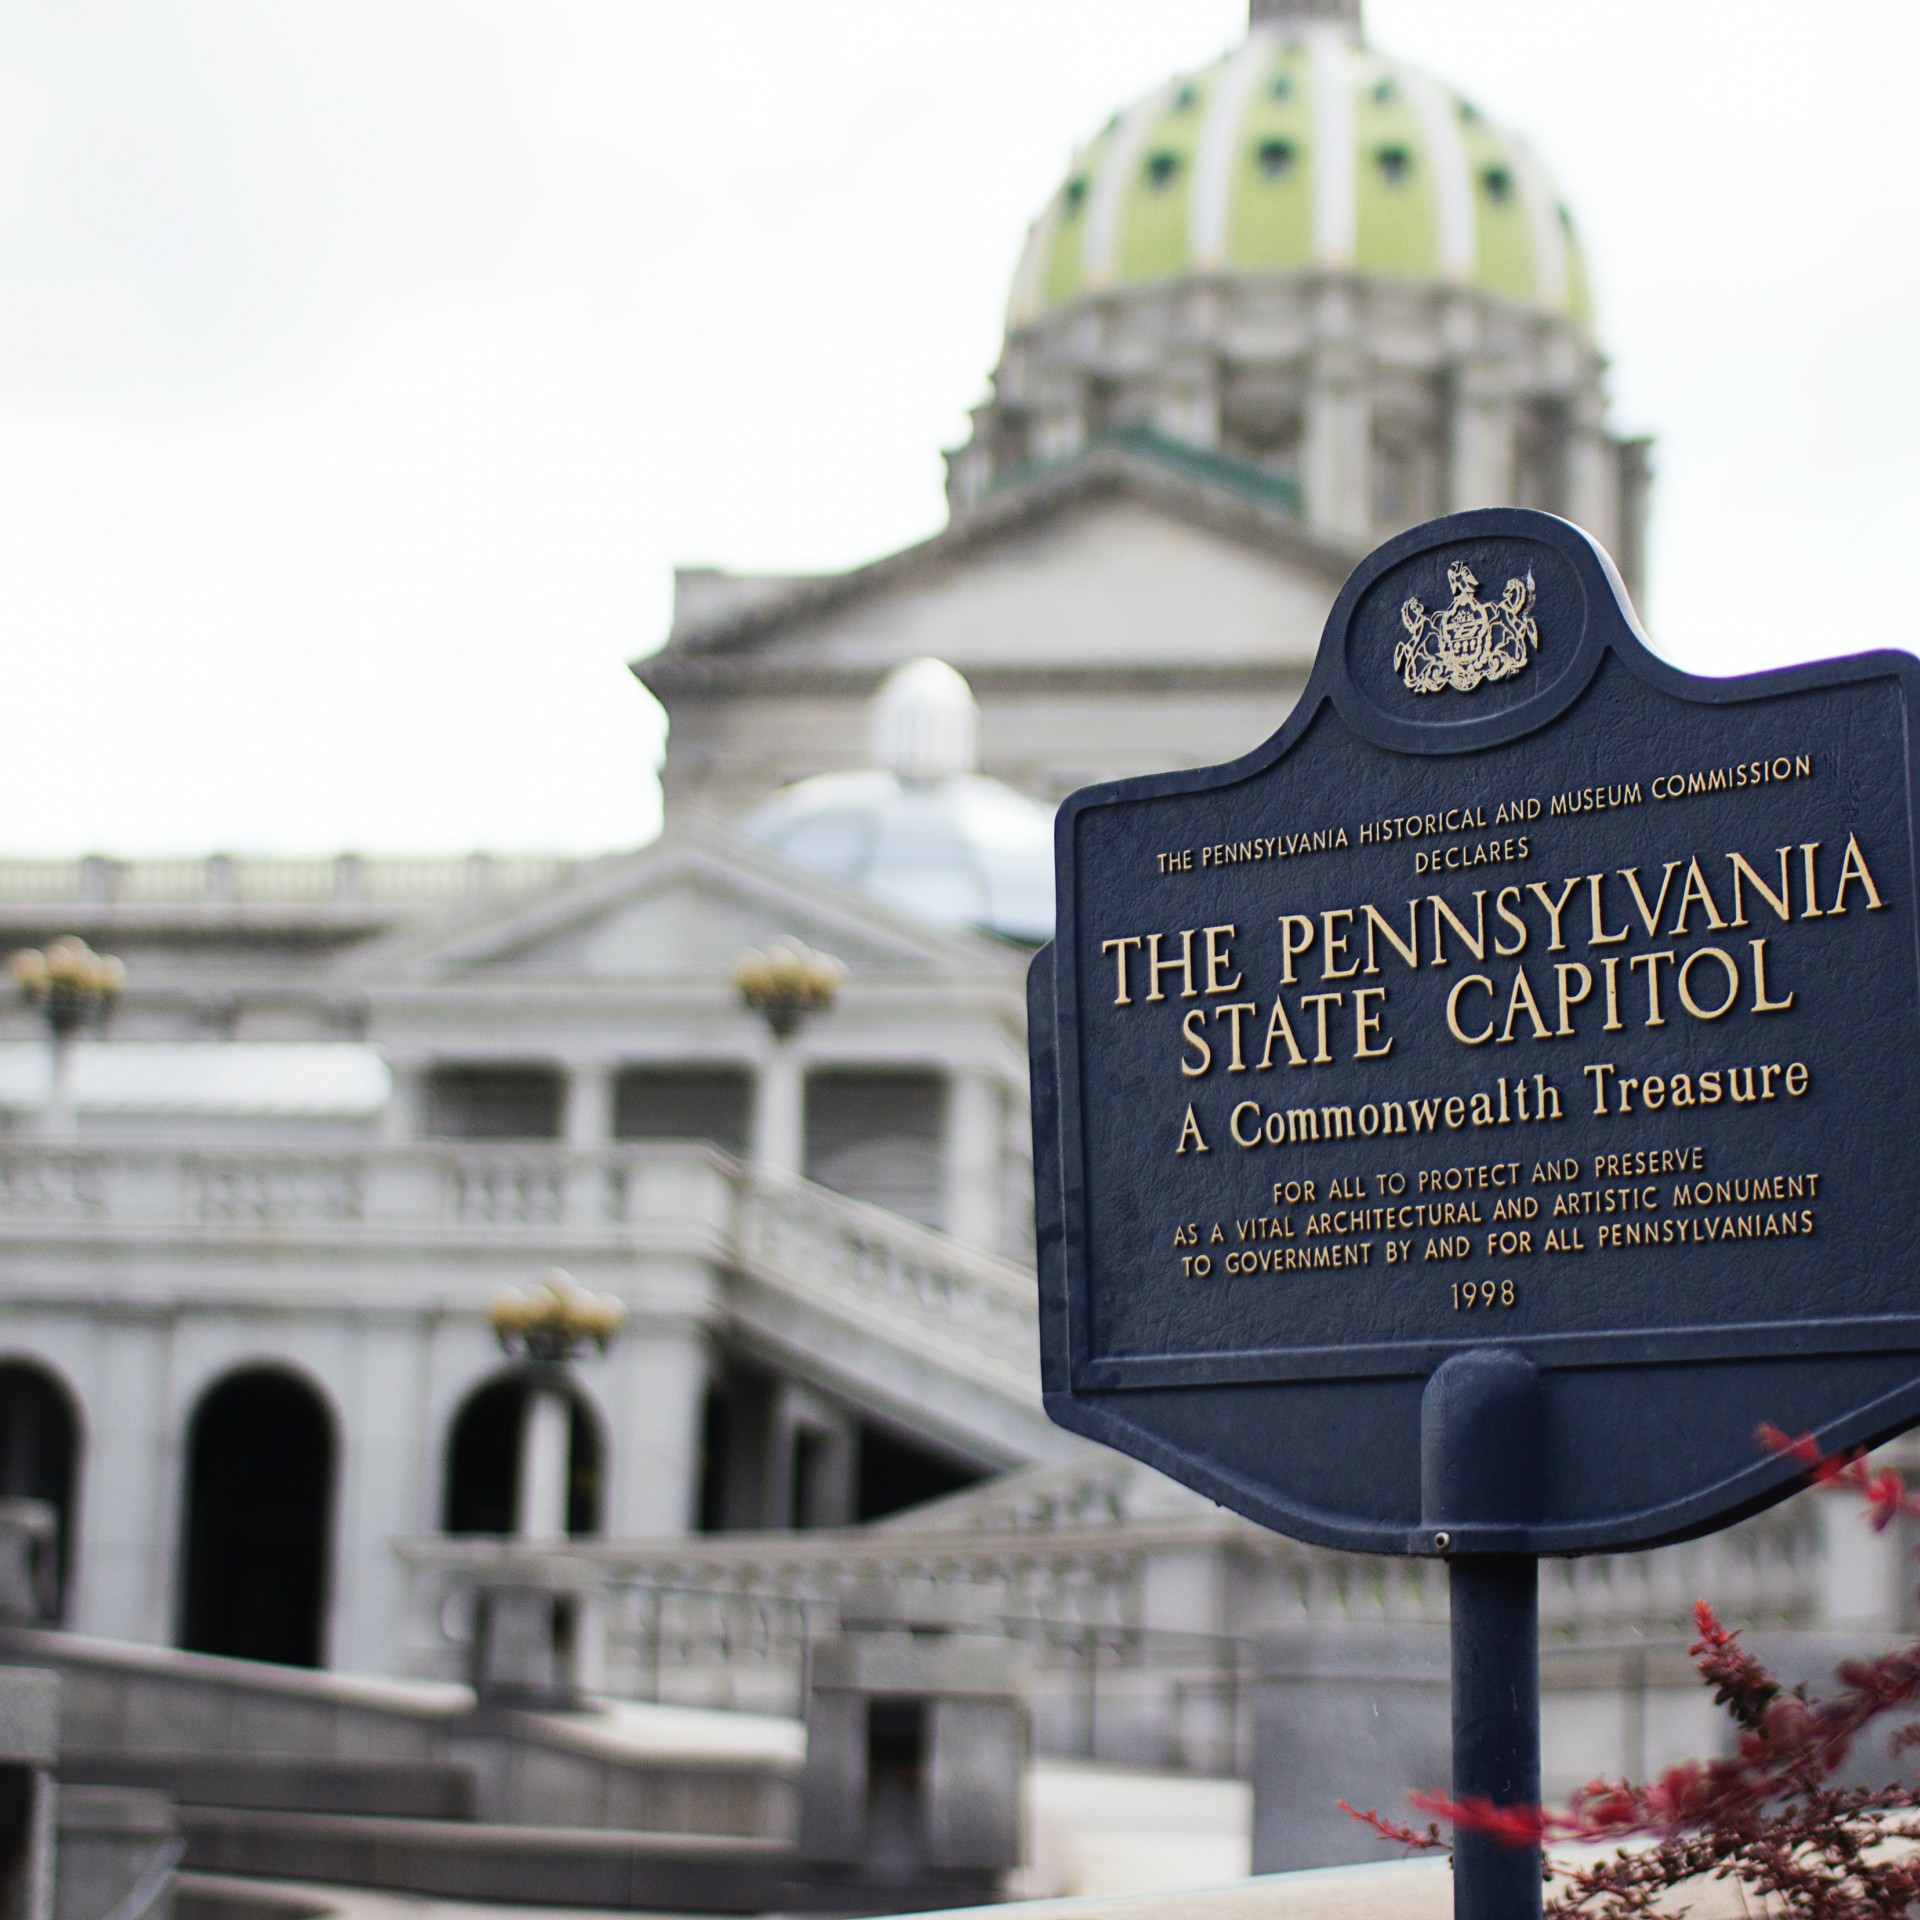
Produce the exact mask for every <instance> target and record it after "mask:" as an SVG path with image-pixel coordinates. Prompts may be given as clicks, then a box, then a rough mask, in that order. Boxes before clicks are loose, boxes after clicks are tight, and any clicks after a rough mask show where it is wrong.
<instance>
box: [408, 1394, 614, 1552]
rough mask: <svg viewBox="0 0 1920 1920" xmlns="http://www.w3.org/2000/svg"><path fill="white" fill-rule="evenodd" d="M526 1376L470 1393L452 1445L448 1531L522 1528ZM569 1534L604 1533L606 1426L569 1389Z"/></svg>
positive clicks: (446, 1517)
mask: <svg viewBox="0 0 1920 1920" xmlns="http://www.w3.org/2000/svg"><path fill="white" fill-rule="evenodd" d="M529 1386H530V1382H529V1381H528V1379H527V1376H526V1375H525V1374H506V1375H504V1376H502V1377H501V1378H500V1379H497V1380H490V1381H488V1383H487V1384H486V1385H485V1386H483V1387H479V1388H477V1389H476V1390H475V1391H474V1392H473V1393H471V1394H469V1395H468V1396H467V1399H466V1402H465V1404H464V1405H462V1407H461V1409H460V1411H459V1413H458V1414H457V1415H455V1417H454V1422H453V1433H452V1436H451V1438H450V1439H449V1440H448V1442H447V1483H446V1484H447V1491H446V1499H445V1502H444V1508H443V1513H442V1525H443V1526H444V1528H445V1529H446V1531H447V1532H448V1533H512V1532H514V1531H515V1530H516V1528H517V1527H518V1526H519V1521H520V1514H519V1506H520V1443H521V1437H522V1435H523V1433H524V1431H525V1427H526V1410H527V1393H528V1390H529ZM567 1399H568V1401H569V1403H570V1404H571V1407H572V1417H571V1418H570V1420H569V1421H568V1423H567V1531H568V1533H570V1534H582V1533H598V1532H599V1531H600V1459H601V1448H600V1427H599V1423H598V1422H597V1421H596V1420H595V1419H594V1417H593V1413H592V1411H591V1409H589V1408H588V1406H587V1405H586V1403H585V1401H584V1400H583V1398H582V1397H581V1396H580V1395H579V1394H578V1393H569V1394H568V1396H567Z"/></svg>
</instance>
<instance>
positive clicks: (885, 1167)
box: [807, 1070, 946, 1227]
mask: <svg viewBox="0 0 1920 1920" xmlns="http://www.w3.org/2000/svg"><path fill="white" fill-rule="evenodd" d="M945 1091H946V1089H945V1086H944V1083H943V1082H942V1081H941V1079H940V1077H939V1076H938V1075H937V1074H932V1073H901V1072H885V1071H877V1070H876V1071H873V1072H866V1071H827V1072H820V1073H815V1074H812V1075H810V1076H809V1077H808V1080H807V1178H808V1179H809V1180H817V1181H818V1182H819V1183H820V1184H821V1185H822V1186H823V1187H831V1188H832V1189H833V1190H834V1191H835V1192H836V1193H844V1194H845V1195H846V1196H847V1197H848V1198H849V1199H851V1200H865V1201H867V1202H868V1203H869V1204H871V1205H873V1206H876V1207H886V1208H889V1209H890V1210H891V1211H893V1212H894V1213H900V1214H905V1215H906V1217H907V1218H908V1219H909V1220H918V1221H919V1222H920V1223H921V1224H922V1225H923V1226H929V1227H937V1226H939V1225H941V1224H942V1221H943V1219H944V1216H945V1213H946V1204H945V1192H944V1187H945V1181H944V1169H943V1166H942V1154H941V1147H942V1145H943V1142H944V1139H945V1134H946V1127H945V1098H944V1096H945Z"/></svg>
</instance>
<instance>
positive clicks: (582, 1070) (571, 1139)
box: [562, 1062, 613, 1147]
mask: <svg viewBox="0 0 1920 1920" xmlns="http://www.w3.org/2000/svg"><path fill="white" fill-rule="evenodd" d="M562 1133H563V1135H564V1137H565V1139H566V1143H567V1145H568V1146H570V1147H604V1146H605V1145H606V1144H607V1143H608V1141H610V1140H611V1139H612V1138H613V1069H612V1068H611V1067H608V1066H604V1065H602V1064H600V1063H598V1062H595V1063H594V1064H592V1065H590V1066H576V1067H575V1068H574V1069H573V1070H572V1071H571V1072H570V1073H569V1074H568V1075H567V1109H566V1115H565V1118H564V1122H563V1125H562Z"/></svg>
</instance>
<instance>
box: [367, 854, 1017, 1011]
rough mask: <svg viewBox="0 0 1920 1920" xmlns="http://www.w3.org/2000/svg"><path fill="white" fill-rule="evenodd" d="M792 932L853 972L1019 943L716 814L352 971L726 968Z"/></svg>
mask: <svg viewBox="0 0 1920 1920" xmlns="http://www.w3.org/2000/svg"><path fill="white" fill-rule="evenodd" d="M783 936H784V937H791V938H794V939H798V940H801V941H804V942H805V943H806V944H807V945H809V946H812V947H817V948H818V949H820V950H821V951H822V952H825V953H830V954H832V955H833V956H834V957H835V958H836V959H838V960H840V961H841V962H843V963H844V964H845V966H846V967H847V970H848V972H849V974H850V975H851V976H852V977H854V978H856V979H858V978H860V977H861V976H863V975H864V976H885V975H893V976H900V975H909V976H911V975H916V974H917V975H921V976H927V975H936V976H940V975H956V974H957V975H966V976H970V977H973V978H978V977H979V976H980V974H981V972H982V970H983V969H984V970H986V971H987V973H988V974H989V976H991V975H992V974H993V973H995V972H1004V973H1005V974H1006V977H1007V979H1008V980H1009V982H1012V983H1016V984H1017V982H1018V979H1019V977H1020V972H1021V970H1022V968H1023V966H1024V955H1022V954H1019V953H1016V952H1014V951H1013V950H1011V949H1009V948H1005V947H1003V946H1001V945H1000V944H999V943H998V942H995V941H991V940H988V939H985V938H982V937H978V936H974V935H971V934H965V933H957V934H956V933H946V932H943V931H941V930H940V929H938V928H932V927H927V926H923V925H921V924H920V923H919V922H917V921H913V920H910V919H909V918H907V917H906V916H904V915H902V914H900V913H898V912H896V911H894V910H893V909H891V908H889V907H886V906H883V905H881V904H880V903H879V902H877V901H874V900H872V899H869V898H868V897H867V896H866V895H865V894H863V893H861V892H859V891H858V890H856V889H854V888H851V887H849V886H847V885H846V884H844V883H843V882H840V881H837V880H834V879H832V878H831V877H829V876H827V875H824V874H817V873H815V872H813V871H812V870H811V869H806V868H800V867H796V866H794V865H792V864H791V863H789V862H787V861H783V860H781V859H779V858H777V857H776V856H774V855H772V854H769V853H768V852H766V851H765V850H764V849H762V848H759V847H755V846H752V845H750V844H749V843H746V842H744V841H741V840H738V839H735V838H733V837H732V836H730V835H726V834H723V833H721V832H719V831H718V830H716V829H714V828H713V827H711V826H688V827H680V828H676V829H674V830H671V831H670V832H669V833H668V834H665V835H663V836H662V837H661V839H660V840H658V841H656V842H655V843H654V844H653V845H652V846H650V847H645V848H642V849H641V850H640V851H639V852H637V853H633V854H630V855H625V856H621V857H618V858H615V859H610V860H604V861H598V862H595V863H594V865H593V867H592V868H590V869H588V870H587V871H586V872H585V873H583V874H581V875H580V876H578V877H577V878H576V879H575V880H574V881H573V882H572V883H570V884H569V885H567V886H565V887H562V888H560V889H559V890H557V891H556V892H554V893H551V894H549V895H547V896H546V897H545V898H543V899H541V900H540V901H538V902H534V903H527V902H520V903H517V904H513V905H510V906H506V907H503V909H502V910H501V911H500V912H499V913H498V914H497V915H494V916H490V917H488V918H485V919H483V920H480V921H479V922H478V923H476V922H475V921H473V920H471V919H469V920H468V921H466V922H465V923H464V924H463V925H462V926H461V927H460V928H459V929H458V930H457V931H452V930H448V929H445V928H442V929H441V930H440V932H439V934H438V936H437V937H428V938H424V939H415V940H412V941H409V942H408V943H407V944H406V948H405V950H400V949H399V947H398V946H397V945H396V946H395V947H390V948H388V949H387V950H386V951H385V952H383V953H382V954H379V955H368V956H366V959H365V964H364V965H363V968H362V969H360V971H362V972H363V974H372V975H374V976H376V977H377V976H379V975H383V974H384V975H386V976H388V977H400V978H406V979H410V980H416V981H417V980H422V979H436V980H442V981H456V980H462V979H465V980H475V979H480V978H485V979H496V980H500V979H519V980H526V981H536V980H551V981H584V980H604V981H616V980H626V981H645V980H660V981H666V980H676V981H687V980H695V981H702V982H711V981H714V980H726V979H729V978H730V977H731V975H732V971H733V967H734V964H735V962H736V961H737V960H738V958H739V956H740V954H741V952H742V951H743V950H744V949H745V948H748V947H754V946H764V945H765V944H766V943H767V942H768V941H770V940H774V939H778V938H781V937H783Z"/></svg>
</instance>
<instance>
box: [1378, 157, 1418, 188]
mask: <svg viewBox="0 0 1920 1920" xmlns="http://www.w3.org/2000/svg"><path fill="white" fill-rule="evenodd" d="M1373 164H1374V165H1375V166H1376V167H1378V168H1379V169H1380V177H1381V179H1383V180H1384V181H1385V182H1386V183H1387V185H1388V186H1390V187H1398V186H1402V185H1404V184H1405V182H1406V180H1407V178H1408V176H1409V175H1410V174H1411V173H1412V172H1413V155H1412V154H1411V153H1410V152H1409V151H1408V150H1407V149H1406V148H1405V147H1380V148H1378V149H1377V150H1376V151H1375V153H1374V156H1373Z"/></svg>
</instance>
